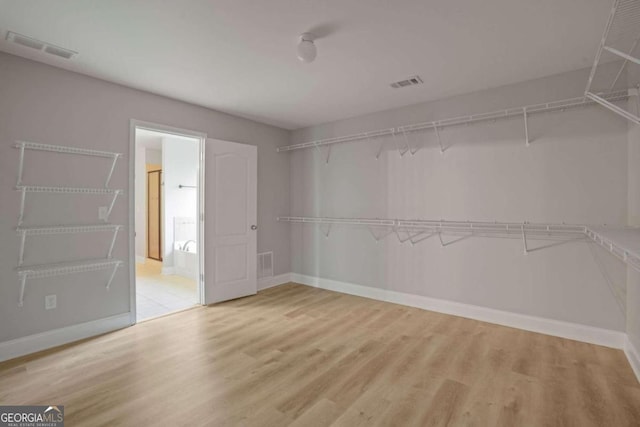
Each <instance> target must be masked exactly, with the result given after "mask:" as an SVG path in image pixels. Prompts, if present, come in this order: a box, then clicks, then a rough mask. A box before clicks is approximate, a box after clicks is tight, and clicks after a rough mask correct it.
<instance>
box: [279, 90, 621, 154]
mask: <svg viewBox="0 0 640 427" xmlns="http://www.w3.org/2000/svg"><path fill="white" fill-rule="evenodd" d="M628 98H629V92H628V91H627V90H623V91H615V92H611V93H608V94H606V95H603V99H605V100H606V101H607V102H609V103H613V102H618V101H625V100H627V99H628ZM596 103H597V101H596V100H593V99H588V98H585V97H579V98H569V99H563V100H559V101H551V102H546V103H543V104H533V105H527V106H524V107H515V108H508V109H505V110H498V111H491V112H488V113H479V114H471V115H468V116H458V117H451V118H445V119H440V120H435V121H430V122H421V123H415V124H410V125H405V126H399V127H396V128H388V129H379V130H375V131H371V132H362V133H357V134H353V135H347V136H341V137H335V138H326V139H318V140H314V141H309V142H303V143H300V144H293V145H285V146H282V147H278V148H277V151H278V152H279V153H284V152H289V151H294V150H301V149H306V148H316V149H320V147H327V148H329V149H330V148H331V146H333V145H335V144H344V143H347V142H356V141H363V140H367V141H370V142H371V141H373V140H374V139H376V138H379V137H383V136H391V137H392V138H393V140H394V143H395V144H396V149H397V150H398V152H399V153H400V155H401V156H403V155H404V154H406V153H407V152H410V153H411V154H415V153H416V152H417V151H418V150H417V149H412V148H411V146H410V145H409V141H408V139H407V134H410V133H412V132H419V131H429V130H433V132H434V134H435V136H436V138H437V140H438V145H439V147H440V152H442V153H444V152H445V150H446V148H445V147H444V146H443V145H442V141H441V140H440V130H442V129H444V128H447V127H451V126H461V125H469V124H473V123H480V122H487V121H495V120H501V119H509V118H516V117H522V118H523V124H524V129H523V140H524V142H525V145H527V146H528V145H529V144H530V143H531V141H530V139H529V124H528V119H529V117H530V116H531V115H534V114H540V113H551V112H561V111H564V110H567V109H572V108H579V107H585V106H588V105H596ZM612 105H614V106H615V104H612ZM400 138H402V139H403V141H401V142H398V139H400ZM381 149H382V146H381V147H380V149H379V150H378V153H377V155H376V159H377V158H378V157H379V156H380V153H381ZM328 158H329V156H328V155H327V161H328Z"/></svg>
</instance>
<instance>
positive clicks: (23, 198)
mask: <svg viewBox="0 0 640 427" xmlns="http://www.w3.org/2000/svg"><path fill="white" fill-rule="evenodd" d="M21 193H22V194H20V216H19V217H18V226H21V225H22V221H23V220H24V203H25V199H26V198H27V189H26V188H25V187H22V191H21Z"/></svg>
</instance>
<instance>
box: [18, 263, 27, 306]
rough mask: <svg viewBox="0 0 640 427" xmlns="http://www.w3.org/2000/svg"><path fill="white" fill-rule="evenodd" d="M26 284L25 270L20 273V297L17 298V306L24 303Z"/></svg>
mask: <svg viewBox="0 0 640 427" xmlns="http://www.w3.org/2000/svg"><path fill="white" fill-rule="evenodd" d="M26 284H27V272H26V271H24V272H21V273H20V298H19V299H18V307H22V306H23V305H24V288H25V286H26Z"/></svg>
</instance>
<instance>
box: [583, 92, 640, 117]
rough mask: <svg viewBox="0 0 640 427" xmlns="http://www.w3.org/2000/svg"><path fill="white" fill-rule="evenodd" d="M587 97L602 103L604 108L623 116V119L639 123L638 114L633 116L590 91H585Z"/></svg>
mask: <svg viewBox="0 0 640 427" xmlns="http://www.w3.org/2000/svg"><path fill="white" fill-rule="evenodd" d="M586 96H587V98H589V99H591V100H593V101H595V102H597V103H598V104H600V105H602V106H603V107H605V108H608V109H609V110H611V111H613V112H614V113H616V114H619V115H621V116H622V117H624V118H625V119H627V120H629V121H632V122H633V123H635V124H638V125H640V117H638V116H634V115H633V114H631V113H630V112H628V111H627V110H625V109H624V108H620V107H618V106H617V105H615V104H613V103H611V102H609V101H607V100H606V99H604V98H602V97H600V96H598V95H596V94H594V93H591V92H587V94H586Z"/></svg>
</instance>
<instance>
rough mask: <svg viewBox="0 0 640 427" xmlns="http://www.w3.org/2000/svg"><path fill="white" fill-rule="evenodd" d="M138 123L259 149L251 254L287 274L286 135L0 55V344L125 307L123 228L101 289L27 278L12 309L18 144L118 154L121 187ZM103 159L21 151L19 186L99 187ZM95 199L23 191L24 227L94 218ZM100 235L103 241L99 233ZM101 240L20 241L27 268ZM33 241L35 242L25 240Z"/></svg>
mask: <svg viewBox="0 0 640 427" xmlns="http://www.w3.org/2000/svg"><path fill="white" fill-rule="evenodd" d="M130 119H138V120H144V121H149V122H154V123H160V124H164V125H168V126H175V127H180V128H184V129H191V130H195V131H201V132H206V133H207V134H208V136H209V137H211V138H217V139H222V140H228V141H235V142H241V143H246V144H252V145H257V146H258V221H259V225H260V227H259V230H258V250H259V251H260V252H262V251H271V250H272V251H273V252H274V262H275V274H281V273H286V272H289V271H290V252H289V245H290V237H289V227H288V226H287V225H286V224H278V223H276V222H275V218H276V216H278V215H282V214H286V213H287V212H288V211H289V194H288V189H289V161H288V159H287V157H286V156H282V155H278V154H277V153H276V151H275V148H276V147H277V146H280V145H285V144H286V143H287V142H288V138H289V132H288V131H286V130H282V129H278V128H275V127H272V126H267V125H264V124H260V123H256V122H253V121H250V120H246V119H242V118H238V117H234V116H231V115H228V114H223V113H220V112H216V111H212V110H209V109H206V108H201V107H197V106H194V105H190V104H186V103H183V102H179V101H175V100H171V99H168V98H164V97H161V96H156V95H152V94H149V93H145V92H141V91H138V90H134V89H130V88H127V87H123V86H119V85H117V84H113V83H108V82H105V81H101V80H98V79H94V78H90V77H87V76H83V75H79V74H76V73H72V72H68V71H64V70H61V69H57V68H53V67H50V66H46V65H42V64H39V63H36V62H31V61H28V60H25V59H21V58H18V57H15V56H11V55H7V54H3V53H0V241H1V242H2V245H0V342H2V341H5V340H9V339H14V338H18V337H23V336H27V335H31V334H35V333H39V332H43V331H47V330H51V329H56V328H60V327H64V326H69V325H73V324H78V323H82V322H86V321H90V320H94V319H100V318H104V317H108V316H111V315H116V314H120V313H125V312H128V311H129V286H130V284H129V276H128V274H129V273H128V270H129V265H128V259H129V253H128V251H129V249H128V248H129V245H128V242H127V237H126V236H127V234H128V232H125V233H123V234H122V235H121V236H120V237H119V238H118V241H117V244H116V248H115V253H114V255H115V258H118V259H123V260H125V261H126V262H127V263H126V265H125V266H124V268H121V269H120V270H119V271H118V273H117V275H116V277H115V281H114V283H113V284H112V286H111V290H110V291H108V292H107V291H106V290H105V287H104V283H105V282H106V275H107V273H106V272H95V273H86V274H76V275H69V276H61V277H56V278H50V279H40V280H33V281H30V282H29V284H28V285H27V291H26V297H25V305H24V307H22V308H18V306H17V301H18V295H19V286H18V280H17V275H16V273H15V272H14V268H15V267H16V265H17V257H18V238H17V236H16V233H15V232H14V230H13V228H14V227H15V226H16V225H17V217H18V207H19V200H20V199H19V195H18V193H17V192H15V191H14V190H13V187H14V185H15V182H16V176H17V165H18V150H16V149H14V148H12V144H13V143H14V141H15V140H17V139H24V140H28V141H34V142H42V143H49V144H60V145H70V146H77V147H86V148H94V149H100V150H109V151H117V152H121V153H124V154H125V156H124V159H123V160H122V161H120V163H119V164H118V166H117V169H116V172H115V175H114V178H113V180H112V186H113V187H115V188H123V189H127V188H128V179H129V177H128V170H129V121H130ZM107 170H108V166H107V165H106V161H105V160H104V159H93V158H81V157H76V156H62V155H56V154H51V153H49V154H47V153H35V152H30V153H28V155H27V161H26V169H25V182H26V183H27V184H29V183H31V184H42V183H47V184H51V185H75V186H100V185H102V184H103V182H102V179H103V178H104V177H105V176H106V171H107ZM128 201H129V197H128V195H126V196H125V197H121V198H120V200H118V202H117V204H116V206H115V209H114V211H113V214H112V218H111V220H112V222H114V223H119V224H125V225H127V224H128V216H127V212H128V209H129V206H128ZM105 202H106V199H105V198H103V197H102V196H69V195H57V196H52V195H31V196H28V200H27V209H26V212H27V216H26V221H25V225H40V224H49V223H50V222H51V221H56V222H62V223H72V222H76V221H85V222H96V221H97V209H98V207H99V206H101V205H105V204H106V203H105ZM103 237H104V236H103ZM101 241H107V238H103V239H100V238H98V237H97V236H96V235H92V236H81V235H76V236H74V238H73V240H71V239H68V240H66V238H65V237H61V236H56V238H55V239H50V238H44V237H43V238H39V240H37V241H36V240H35V239H34V240H31V243H30V244H29V243H28V246H27V251H26V262H27V263H31V262H52V261H65V260H72V259H74V258H76V257H79V258H82V257H93V256H104V254H105V253H106V246H102V244H98V243H96V242H101ZM34 242H36V244H34ZM53 293H55V294H57V296H58V308H57V309H56V310H50V311H45V310H44V296H45V295H49V294H53Z"/></svg>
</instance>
